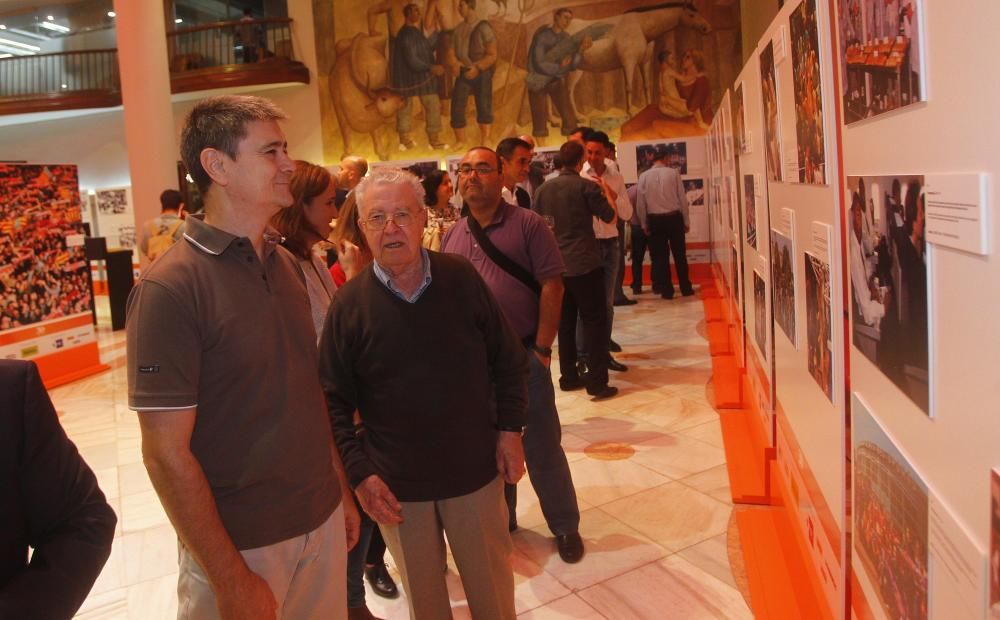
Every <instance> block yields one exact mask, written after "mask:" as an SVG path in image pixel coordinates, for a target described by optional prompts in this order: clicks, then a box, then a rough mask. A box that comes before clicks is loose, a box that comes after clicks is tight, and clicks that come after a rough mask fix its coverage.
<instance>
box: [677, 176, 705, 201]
mask: <svg viewBox="0 0 1000 620" xmlns="http://www.w3.org/2000/svg"><path fill="white" fill-rule="evenodd" d="M682 183H684V192H685V194H687V201H688V204H689V205H690V206H692V207H695V206H704V205H705V179H684V180H683V181H682Z"/></svg>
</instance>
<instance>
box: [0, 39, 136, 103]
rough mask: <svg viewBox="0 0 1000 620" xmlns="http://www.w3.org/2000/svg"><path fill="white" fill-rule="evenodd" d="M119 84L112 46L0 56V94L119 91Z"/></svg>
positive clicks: (116, 53)
mask: <svg viewBox="0 0 1000 620" xmlns="http://www.w3.org/2000/svg"><path fill="white" fill-rule="evenodd" d="M120 84H121V82H120V81H119V73H118V50H116V49H103V50H82V51H76V52H54V53H51V54H35V55H32V56H11V57H10V58H0V97H22V96H26V95H40V94H51V93H72V92H80V91H105V92H119V91H120V90H121V85H120Z"/></svg>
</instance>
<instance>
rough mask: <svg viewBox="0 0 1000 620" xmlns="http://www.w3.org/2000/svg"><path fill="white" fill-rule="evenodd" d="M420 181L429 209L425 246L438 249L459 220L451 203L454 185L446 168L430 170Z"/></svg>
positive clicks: (429, 248)
mask: <svg viewBox="0 0 1000 620" xmlns="http://www.w3.org/2000/svg"><path fill="white" fill-rule="evenodd" d="M420 183H421V184H422V185H423V186H424V203H425V204H426V205H427V209H428V211H427V228H425V229H424V238H423V246H424V247H425V248H427V249H428V250H434V251H437V250H440V249H441V239H443V238H444V235H445V233H446V232H448V229H449V228H451V225H452V224H454V223H455V222H456V221H458V212H457V211H456V210H455V207H454V206H453V205H452V204H451V197H452V195H453V194H454V193H455V192H454V186H453V185H452V182H451V176H449V175H448V173H447V172H445V171H444V170H432V171H430V172H428V173H427V174H426V175H425V176H424V178H423V180H421V181H420Z"/></svg>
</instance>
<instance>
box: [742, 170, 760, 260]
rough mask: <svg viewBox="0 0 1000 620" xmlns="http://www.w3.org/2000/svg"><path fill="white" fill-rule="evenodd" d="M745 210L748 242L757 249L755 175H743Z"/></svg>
mask: <svg viewBox="0 0 1000 620" xmlns="http://www.w3.org/2000/svg"><path fill="white" fill-rule="evenodd" d="M743 207H744V209H743V211H744V217H746V220H747V243H748V244H750V247H752V248H753V249H755V250H756V249H757V196H756V195H755V194H754V184H753V175H752V174H744V175H743Z"/></svg>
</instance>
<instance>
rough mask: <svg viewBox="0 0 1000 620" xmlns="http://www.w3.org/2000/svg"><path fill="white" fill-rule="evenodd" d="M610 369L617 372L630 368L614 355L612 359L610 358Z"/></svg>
mask: <svg viewBox="0 0 1000 620" xmlns="http://www.w3.org/2000/svg"><path fill="white" fill-rule="evenodd" d="M608 370H613V371H615V372H625V371H626V370H628V366H626V365H625V364H622V363H621V362H619V361H618V360H616V359H615V358H613V357H612V358H611V359H610V360H608Z"/></svg>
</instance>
